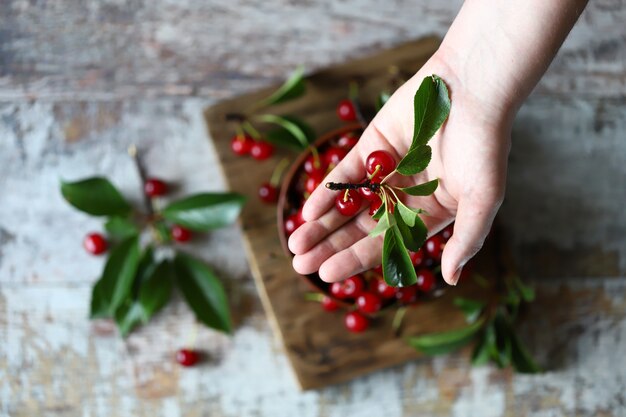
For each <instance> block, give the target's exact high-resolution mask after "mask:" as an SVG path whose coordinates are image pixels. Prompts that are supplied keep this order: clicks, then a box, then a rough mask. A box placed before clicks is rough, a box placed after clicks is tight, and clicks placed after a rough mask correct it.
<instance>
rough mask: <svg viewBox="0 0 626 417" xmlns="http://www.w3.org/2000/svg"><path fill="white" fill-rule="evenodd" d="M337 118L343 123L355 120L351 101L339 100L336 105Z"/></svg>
mask: <svg viewBox="0 0 626 417" xmlns="http://www.w3.org/2000/svg"><path fill="white" fill-rule="evenodd" d="M337 116H339V118H340V119H341V120H343V121H344V122H353V121H355V120H356V110H355V108H354V104H352V101H350V100H348V99H345V100H341V101H340V102H339V104H338V105H337Z"/></svg>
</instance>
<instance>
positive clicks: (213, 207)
mask: <svg viewBox="0 0 626 417" xmlns="http://www.w3.org/2000/svg"><path fill="white" fill-rule="evenodd" d="M245 201H246V198H245V197H244V196H242V195H240V194H236V193H204V194H195V195H192V196H189V197H187V198H184V199H182V200H178V201H175V202H173V203H171V204H170V205H168V206H167V207H165V209H163V211H162V214H163V217H165V218H166V219H167V220H169V221H171V222H172V223H176V224H179V225H181V226H183V227H186V228H188V229H191V230H195V231H199V232H203V231H207V230H211V229H217V228H220V227H224V226H227V225H229V224H231V223H233V222H234V221H235V219H237V216H239V212H240V211H241V207H242V206H243V204H244V202H245Z"/></svg>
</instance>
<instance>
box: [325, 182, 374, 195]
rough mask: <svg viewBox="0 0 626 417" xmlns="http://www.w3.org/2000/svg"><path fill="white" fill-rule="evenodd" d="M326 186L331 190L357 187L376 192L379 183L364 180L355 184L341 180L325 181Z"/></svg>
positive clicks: (354, 188) (355, 188)
mask: <svg viewBox="0 0 626 417" xmlns="http://www.w3.org/2000/svg"><path fill="white" fill-rule="evenodd" d="M326 188H328V189H329V190H333V191H340V190H357V189H359V188H369V189H370V190H371V191H372V192H375V193H377V192H378V191H379V190H380V184H379V183H376V182H372V181H370V180H365V181H363V182H360V183H357V184H351V183H343V182H327V183H326Z"/></svg>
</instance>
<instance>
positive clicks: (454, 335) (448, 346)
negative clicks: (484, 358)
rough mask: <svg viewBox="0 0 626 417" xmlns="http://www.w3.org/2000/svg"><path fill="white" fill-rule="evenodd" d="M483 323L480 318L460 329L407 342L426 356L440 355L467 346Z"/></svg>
mask: <svg viewBox="0 0 626 417" xmlns="http://www.w3.org/2000/svg"><path fill="white" fill-rule="evenodd" d="M484 323H485V319H484V318H481V319H480V320H477V321H476V322H474V323H472V324H470V325H469V326H467V327H463V328H462V329H457V330H451V331H448V332H441V333H431V334H427V335H423V336H417V337H411V338H409V340H408V342H409V344H410V345H411V346H412V347H413V348H414V349H417V350H419V351H420V352H423V353H425V354H427V355H442V354H445V353H450V352H453V351H455V350H457V349H460V348H461V347H463V346H466V345H467V344H469V343H470V342H471V341H472V340H473V339H474V337H475V336H476V334H477V333H478V331H479V330H480V329H481V328H482V326H483V324H484Z"/></svg>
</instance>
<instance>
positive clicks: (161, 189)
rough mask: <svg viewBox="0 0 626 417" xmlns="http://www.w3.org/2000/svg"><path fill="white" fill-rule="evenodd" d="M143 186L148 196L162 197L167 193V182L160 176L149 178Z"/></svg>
mask: <svg viewBox="0 0 626 417" xmlns="http://www.w3.org/2000/svg"><path fill="white" fill-rule="evenodd" d="M143 188H144V192H145V193H146V195H147V196H148V197H160V196H162V195H165V194H166V193H167V184H165V182H164V181H163V180H160V179H158V178H148V179H147V180H146V183H145V184H144V187H143Z"/></svg>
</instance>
